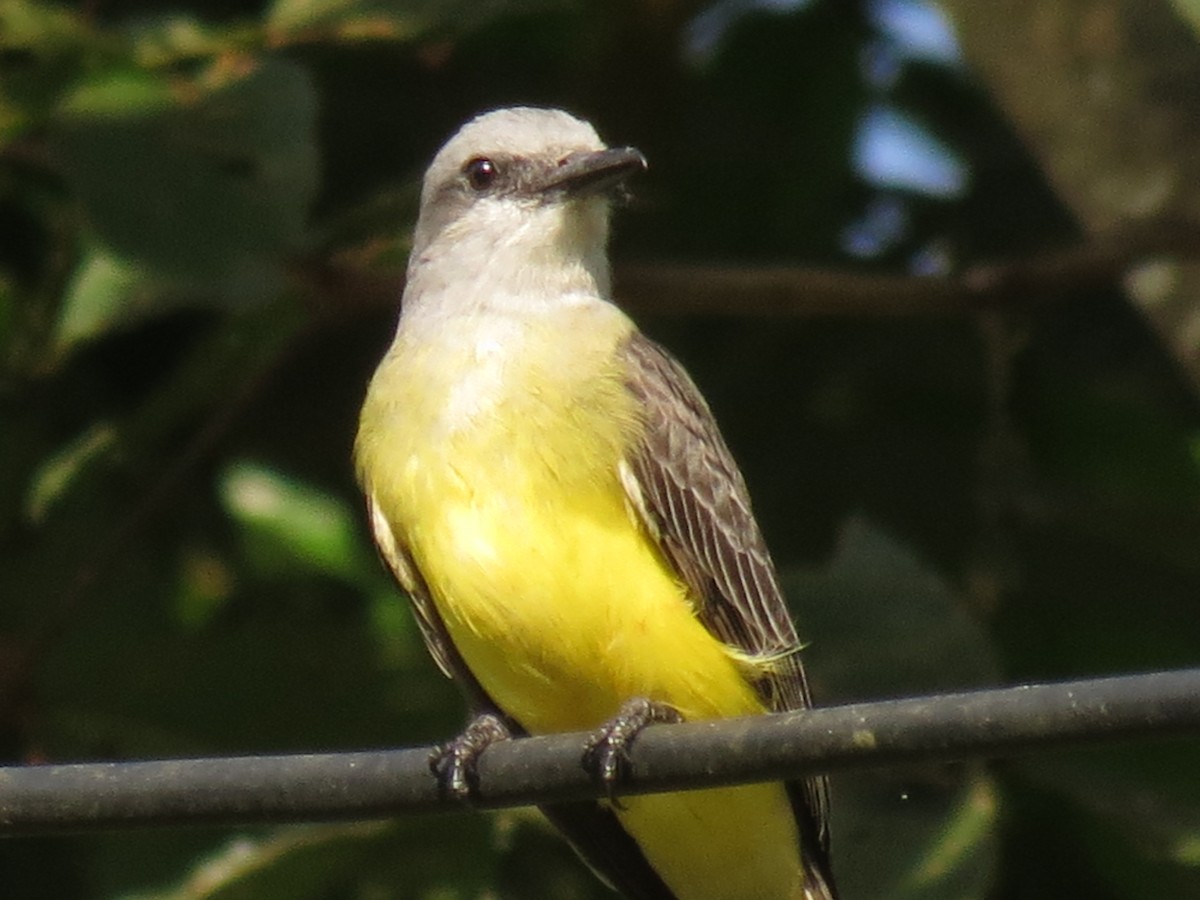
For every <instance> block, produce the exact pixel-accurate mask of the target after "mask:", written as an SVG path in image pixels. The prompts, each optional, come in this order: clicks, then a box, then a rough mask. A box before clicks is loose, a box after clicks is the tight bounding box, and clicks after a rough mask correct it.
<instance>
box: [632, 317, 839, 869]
mask: <svg viewBox="0 0 1200 900" xmlns="http://www.w3.org/2000/svg"><path fill="white" fill-rule="evenodd" d="M624 353H625V361H626V365H627V367H628V371H629V376H628V386H629V390H630V391H631V392H633V394H634V395H635V396H636V397H637V398H638V399H639V400H640V401H641V403H642V404H643V406H644V409H645V423H644V424H645V433H644V435H643V437H642V440H641V444H640V446H639V447H638V448H637V450H636V452H635V453H634V454H633V455H632V456H631V457H630V459H629V460H628V461H627V464H628V466H629V472H630V474H631V475H632V483H630V481H629V479H627V481H626V490H627V492H628V493H629V494H630V500H631V502H632V503H633V505H634V507H635V508H637V509H638V510H639V512H640V514H641V515H642V517H643V519H644V521H645V524H646V526H647V527H648V528H649V529H650V531H651V533H652V534H654V535H656V537H657V539H658V541H659V544H660V546H661V547H662V550H663V552H664V554H665V555H666V556H667V558H668V559H669V560H670V561H671V563H672V564H673V565H674V566H675V568H676V569H677V571H678V572H679V574H680V576H681V577H682V578H683V579H684V581H685V582H686V583H687V585H688V586H689V587H690V588H691V589H692V591H693V593H694V594H695V596H696V597H698V598H700V602H701V605H700V609H699V614H700V618H701V619H702V621H703V622H704V624H705V625H706V626H707V627H708V629H709V630H710V631H712V632H713V634H715V635H716V636H717V637H719V638H720V639H721V640H722V641H724V642H725V643H727V644H729V645H730V646H731V647H735V648H737V649H738V650H740V651H742V652H745V653H748V654H751V655H753V656H762V657H764V658H769V659H770V660H771V662H770V664H769V665H765V666H763V667H762V675H761V677H760V678H759V679H758V681H757V683H756V684H755V688H756V690H757V691H758V692H759V695H760V696H761V697H762V698H763V701H764V702H765V703H766V704H767V705H768V707H769V708H770V709H772V710H775V711H780V710H785V709H804V708H807V707H808V706H810V705H811V700H810V698H809V691H808V682H807V680H806V679H805V676H804V669H803V667H802V666H801V663H800V656H799V652H798V651H799V649H800V642H799V638H798V637H797V635H796V629H795V625H794V624H793V623H792V619H791V615H790V614H789V613H788V609H787V605H786V604H785V602H784V599H783V594H782V592H781V591H780V589H779V581H778V578H777V577H776V574H775V567H774V565H773V564H772V562H771V557H770V554H769V553H768V552H767V547H766V543H765V542H764V541H763V537H762V534H761V532H760V531H759V528H758V523H757V522H756V521H755V519H754V514H753V513H752V511H751V509H750V495H749V492H748V491H747V490H746V484H745V481H744V480H743V478H742V474H741V472H740V471H739V469H738V467H737V464H736V463H735V462H734V460H733V456H732V455H731V454H730V452H729V448H728V447H726V446H725V441H724V439H723V438H722V437H721V433H720V431H719V430H718V428H717V424H716V421H715V420H714V419H713V416H712V413H711V412H710V411H709V408H708V404H707V403H705V402H704V398H703V397H702V396H701V395H700V392H699V390H697V388H696V386H695V384H693V382H692V380H691V378H690V377H689V376H688V374H687V372H685V371H684V369H683V367H682V366H681V365H680V364H679V363H678V362H676V361H675V360H674V359H673V358H672V357H671V356H670V355H669V354H668V353H667V352H666V351H665V350H663V349H662V348H661V347H660V346H658V345H657V344H655V343H654V342H653V341H651V340H650V339H649V338H647V337H645V336H644V335H642V334H640V333H638V332H634V334H633V335H632V336H631V337H630V338H629V339H628V341H627V343H626V345H625V347H624ZM797 787H798V788H799V791H798V792H794V794H795V793H798V794H799V799H800V801H801V803H802V806H803V807H804V809H802V810H798V814H799V815H798V819H800V820H801V826H802V831H808V832H809V833H810V834H811V835H812V837H813V839H814V840H815V841H816V843H817V849H818V852H819V853H820V856H821V859H822V860H823V858H824V854H825V851H826V848H827V846H828V825H827V810H828V787H827V784H826V781H825V779H824V778H811V779H807V780H805V781H804V782H803V783H801V784H800V785H798V786H797ZM805 819H807V821H804V820H805ZM810 849H814V848H810ZM817 865H818V867H820V868H822V869H824V870H825V871H827V869H826V868H825V867H824V866H822V865H821V862H820V861H819V862H818V863H817Z"/></svg>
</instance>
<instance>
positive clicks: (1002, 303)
mask: <svg viewBox="0 0 1200 900" xmlns="http://www.w3.org/2000/svg"><path fill="white" fill-rule="evenodd" d="M1163 256H1171V257H1179V258H1197V257H1200V223H1195V222H1190V221H1161V220H1159V221H1151V222H1140V223H1134V224H1131V225H1128V226H1126V227H1124V228H1120V229H1117V230H1115V231H1113V232H1111V233H1109V234H1106V235H1101V236H1098V237H1095V238H1092V239H1089V240H1086V241H1084V242H1082V243H1080V244H1077V245H1075V246H1071V247H1065V248H1060V249H1055V250H1051V251H1047V252H1045V253H1041V254H1038V255H1035V256H1032V257H1029V258H1026V259H1019V260H1014V261H1011V262H1004V263H995V264H986V265H982V264H981V265H975V266H972V267H970V268H968V269H966V270H965V271H963V272H962V273H960V274H956V275H948V276H928V277H927V276H913V275H884V274H868V273H862V272H851V271H847V270H830V269H816V268H811V267H806V266H793V265H777V266H750V265H736V264H729V265H723V264H708V265H699V264H694V263H625V264H620V263H619V264H618V265H617V266H616V273H615V280H616V293H617V298H618V299H619V300H620V302H621V304H622V305H623V306H625V307H626V308H628V309H630V310H632V311H634V312H639V313H652V314H662V315H715V316H729V315H733V316H760V317H761V316H765V317H796V316H799V317H803V316H842V315H857V316H914V315H947V314H960V313H968V312H977V311H979V310H980V309H982V308H1027V307H1032V306H1038V305H1043V304H1047V303H1054V302H1057V301H1060V300H1062V299H1065V298H1067V297H1070V296H1072V295H1077V294H1079V293H1081V292H1085V291H1089V290H1095V289H1097V288H1102V287H1108V286H1111V285H1113V284H1115V283H1117V282H1118V281H1119V280H1120V278H1121V277H1122V276H1123V275H1124V274H1125V273H1126V272H1127V271H1128V270H1129V269H1130V268H1131V267H1132V266H1134V265H1136V264H1138V263H1139V262H1142V261H1145V260H1147V259H1153V258H1156V257H1163ZM292 274H293V277H294V279H295V283H296V284H297V286H298V287H301V288H302V289H303V292H304V294H305V295H306V296H307V297H308V298H309V303H310V304H311V305H312V306H314V307H316V308H318V309H320V310H322V311H336V312H337V313H338V314H346V313H350V312H352V311H361V310H362V309H364V308H365V309H378V308H381V307H390V306H395V305H396V303H397V302H398V298H399V296H400V292H401V291H402V289H403V286H404V279H403V276H402V275H401V274H400V273H398V272H386V271H382V272H381V271H378V270H372V271H366V270H362V269H357V268H354V267H351V266H347V265H335V264H330V263H328V262H325V261H313V260H299V261H296V262H295V263H294V265H293V267H292Z"/></svg>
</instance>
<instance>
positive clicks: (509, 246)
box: [409, 107, 646, 283]
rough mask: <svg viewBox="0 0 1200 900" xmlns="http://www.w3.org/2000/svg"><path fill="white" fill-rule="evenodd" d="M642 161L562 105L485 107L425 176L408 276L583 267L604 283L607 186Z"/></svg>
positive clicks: (643, 162) (533, 273) (497, 276)
mask: <svg viewBox="0 0 1200 900" xmlns="http://www.w3.org/2000/svg"><path fill="white" fill-rule="evenodd" d="M645 167H646V160H645V158H644V157H643V156H642V155H641V154H640V153H639V152H638V151H637V150H634V149H632V148H628V147H625V148H618V149H609V148H608V147H606V146H605V144H604V142H603V141H601V140H600V137H599V136H598V135H597V134H596V131H595V129H594V128H592V126H591V125H589V124H588V123H587V122H584V121H582V120H580V119H577V118H575V117H574V116H572V115H570V114H568V113H565V112H563V111H561V110H556V109H536V108H532V107H514V108H511V109H498V110H494V111H492V112H488V113H484V114H483V115H481V116H478V117H477V118H475V119H472V120H471V121H470V122H468V123H467V124H466V125H464V126H463V127H462V128H460V129H459V131H458V132H457V133H456V134H455V135H454V136H453V137H452V138H450V140H449V141H447V142H446V144H445V145H444V146H443V147H442V149H441V150H439V151H438V153H437V155H436V156H435V157H434V159H433V162H432V164H431V165H430V166H429V170H428V171H427V172H426V174H425V182H424V186H423V189H422V191H421V212H420V217H419V219H418V221H417V230H416V235H415V238H414V245H413V255H412V260H411V262H410V273H409V275H410V279H411V278H413V277H414V276H415V275H416V274H417V272H416V271H415V270H416V269H417V267H421V268H436V267H443V266H444V267H446V268H449V267H451V266H453V268H454V270H455V275H454V277H455V278H458V279H464V278H467V277H470V276H471V275H473V274H478V273H480V272H483V271H486V272H487V274H488V276H489V279H497V280H498V279H503V278H505V277H507V276H509V275H511V276H513V277H514V278H515V277H516V276H518V275H526V276H532V277H538V276H537V274H536V271H534V270H536V269H538V268H539V267H541V266H550V267H554V268H561V267H563V266H567V267H580V266H582V267H583V268H586V269H588V270H592V274H593V275H594V276H595V277H596V278H598V279H600V280H602V282H603V283H606V282H607V263H606V261H605V259H604V254H605V244H606V242H607V237H608V213H609V206H610V200H611V195H612V193H613V189H614V188H616V186H617V185H619V184H620V183H621V182H623V181H624V180H625V179H626V178H627V177H629V176H630V175H632V174H633V173H635V172H638V171H641V170H642V169H644V168H645ZM601 270H602V271H601ZM423 274H426V275H431V274H432V273H423ZM545 275H546V273H543V277H545ZM442 277H443V278H448V277H450V273H449V272H444V273H442Z"/></svg>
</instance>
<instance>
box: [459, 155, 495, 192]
mask: <svg viewBox="0 0 1200 900" xmlns="http://www.w3.org/2000/svg"><path fill="white" fill-rule="evenodd" d="M463 174H464V175H466V176H467V184H469V185H471V187H473V188H474V189H475V190H477V191H486V190H487V189H488V188H490V187H491V186H492V185H493V184H495V182H496V178H497V176H499V174H500V170H499V169H498V168H496V164H495V163H494V162H492V161H491V160H490V159H487V158H486V157H483V156H477V157H475V158H474V159H473V160H471V161H470V162H468V163H467V164H466V165H465V166H463Z"/></svg>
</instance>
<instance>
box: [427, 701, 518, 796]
mask: <svg viewBox="0 0 1200 900" xmlns="http://www.w3.org/2000/svg"><path fill="white" fill-rule="evenodd" d="M511 737H512V732H511V731H509V729H508V726H507V725H506V724H504V720H503V719H501V718H500V717H499V716H497V715H494V714H492V713H483V714H482V715H479V716H476V717H475V718H474V719H472V720H471V723H470V724H469V725H467V727H466V730H465V731H463V733H462V734H460V735H459V736H458V737H456V738H455V739H454V740H452V741H450V742H449V743H446V744H441V745H440V746H438V747H437V748H436V749H435V750H434V751H433V752H432V753H430V754H429V770H430V771H431V772H433V774H434V776H435V777H436V778H437V780H438V786H439V787H440V788H441V790H442V793H444V794H449V795H450V796H451V797H454V798H455V799H456V800H464V801H465V800H470V799H471V794H472V793H473V792H474V791H475V790H476V788H477V787H478V785H479V773H478V772H477V771H476V766H477V765H478V763H479V757H480V756H481V755H482V754H483V751H484V750H486V749H487V748H488V747H490V746H492V744H495V743H496V742H497V741H507V740H508V739H509V738H511Z"/></svg>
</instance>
